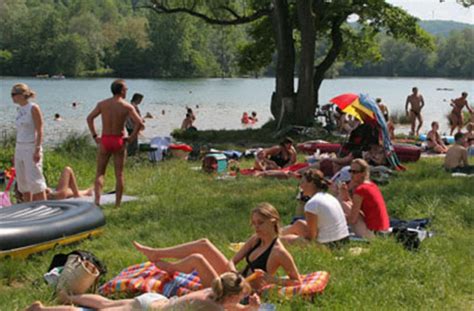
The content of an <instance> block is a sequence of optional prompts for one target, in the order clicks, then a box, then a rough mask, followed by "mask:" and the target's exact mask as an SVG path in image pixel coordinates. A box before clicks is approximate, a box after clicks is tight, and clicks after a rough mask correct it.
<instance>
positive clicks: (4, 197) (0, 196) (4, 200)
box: [0, 191, 12, 208]
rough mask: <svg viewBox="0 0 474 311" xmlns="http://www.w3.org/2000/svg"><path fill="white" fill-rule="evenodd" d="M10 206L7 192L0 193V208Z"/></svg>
mask: <svg viewBox="0 0 474 311" xmlns="http://www.w3.org/2000/svg"><path fill="white" fill-rule="evenodd" d="M10 205H12V202H11V201H10V197H9V196H8V192H6V191H5V192H0V208H2V207H7V206H10Z"/></svg>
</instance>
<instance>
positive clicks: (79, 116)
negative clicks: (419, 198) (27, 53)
mask: <svg viewBox="0 0 474 311" xmlns="http://www.w3.org/2000/svg"><path fill="white" fill-rule="evenodd" d="M112 81H113V79H111V78H98V79H69V78H67V79H63V80H53V79H37V78H23V77H0V83H1V84H0V112H1V113H0V131H1V133H3V135H4V133H5V132H6V131H10V130H12V129H13V128H14V119H15V115H16V108H15V105H14V104H13V102H12V100H11V97H10V91H11V87H12V86H13V85H14V84H15V83H18V82H23V83H26V84H28V85H29V86H30V87H31V88H32V89H33V90H34V91H35V92H36V93H37V98H36V102H38V103H39V105H40V107H41V109H42V111H43V114H44V119H45V126H44V128H45V140H46V142H47V143H49V144H51V143H52V142H54V141H58V139H61V138H63V137H65V135H66V134H67V133H68V132H70V131H84V130H86V129H87V125H86V116H87V114H88V113H89V112H90V111H91V110H92V109H93V107H94V106H95V104H96V103H97V102H98V101H99V100H101V99H104V98H106V97H110V95H111V93H110V84H111V82H112ZM126 81H127V84H128V88H129V91H128V100H130V98H131V96H132V94H133V93H134V92H139V93H142V94H144V96H145V98H144V101H143V103H142V105H141V106H140V107H141V111H142V114H144V113H146V112H150V113H151V114H152V115H153V116H154V119H147V120H146V124H145V125H146V129H145V131H144V135H145V137H146V138H150V137H153V136H165V135H169V133H170V132H171V131H172V130H173V129H174V128H179V127H180V126H181V121H182V120H183V118H184V117H185V114H186V109H185V108H186V106H189V107H191V108H193V110H194V111H195V114H196V122H195V126H196V127H197V128H198V129H241V128H243V126H242V124H241V123H240V118H241V116H242V113H243V112H244V111H248V112H251V111H256V112H257V114H258V117H259V120H260V121H259V122H258V123H257V124H256V125H254V126H260V125H261V124H263V123H264V122H266V121H267V120H268V119H269V118H270V117H271V113H270V97H271V94H272V92H273V89H274V85H275V80H274V79H273V78H261V79H246V78H235V79H188V80H158V79H126ZM413 86H417V87H418V88H419V90H420V93H421V94H422V95H423V96H424V99H425V103H426V106H425V108H424V110H423V116H424V118H425V122H424V126H423V130H424V131H428V130H429V128H430V123H431V122H432V121H433V120H438V121H440V125H441V131H442V132H444V131H446V130H447V128H448V123H447V119H446V114H448V113H449V111H450V106H449V101H450V99H452V98H456V97H458V96H460V94H461V92H463V91H466V92H468V93H469V94H470V95H469V97H468V100H469V101H470V103H471V105H472V103H473V101H472V96H474V81H473V80H453V79H440V78H339V79H328V80H325V81H324V82H323V84H322V87H321V90H320V98H319V99H320V103H321V104H324V103H327V102H328V100H329V99H331V98H332V97H334V96H337V95H340V94H342V93H349V92H355V93H368V94H369V95H370V96H372V97H374V98H375V97H381V98H382V99H383V101H384V102H385V103H386V104H387V106H388V108H389V110H390V111H391V112H395V111H400V112H401V111H404V106H405V100H406V97H407V95H409V94H410V93H411V89H412V87H413ZM437 89H443V90H437ZM444 89H448V90H444ZM451 89H452V90H451ZM73 102H77V103H78V106H77V107H76V108H72V103H73ZM163 110H164V112H165V114H164V115H162V111H163ZM55 113H59V114H60V115H61V116H62V117H63V119H64V120H63V121H53V117H54V114H55ZM99 123H100V121H96V124H97V127H98V128H99V127H100V125H99ZM402 131H406V128H404V129H403V130H402Z"/></svg>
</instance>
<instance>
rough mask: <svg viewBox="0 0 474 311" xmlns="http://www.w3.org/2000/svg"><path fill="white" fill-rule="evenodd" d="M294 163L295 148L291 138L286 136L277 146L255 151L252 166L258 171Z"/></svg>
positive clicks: (275, 168) (276, 168) (279, 167)
mask: <svg viewBox="0 0 474 311" xmlns="http://www.w3.org/2000/svg"><path fill="white" fill-rule="evenodd" d="M295 163H296V149H295V147H293V140H292V139H291V138H289V137H286V138H285V139H283V141H282V142H281V143H280V144H279V145H278V146H273V147H271V148H266V149H263V150H261V151H259V152H257V154H256V155H255V164H254V168H255V169H256V170H260V171H267V170H278V169H282V168H285V167H287V166H290V165H293V164H295Z"/></svg>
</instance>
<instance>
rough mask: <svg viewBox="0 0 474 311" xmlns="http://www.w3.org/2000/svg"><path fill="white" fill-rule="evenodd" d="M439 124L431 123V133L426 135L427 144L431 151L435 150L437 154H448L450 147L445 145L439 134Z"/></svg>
mask: <svg viewBox="0 0 474 311" xmlns="http://www.w3.org/2000/svg"><path fill="white" fill-rule="evenodd" d="M438 129H439V123H438V122H436V121H433V122H432V123H431V131H429V132H428V135H426V144H427V146H428V148H429V149H431V150H433V151H434V152H436V153H446V152H447V151H448V147H446V145H445V144H444V142H443V140H442V139H441V136H440V135H439V133H438Z"/></svg>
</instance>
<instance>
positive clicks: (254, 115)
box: [249, 111, 258, 123]
mask: <svg viewBox="0 0 474 311" xmlns="http://www.w3.org/2000/svg"><path fill="white" fill-rule="evenodd" d="M249 119H250V121H251V122H253V123H255V122H257V121H258V118H257V112H256V111H252V113H251V115H250V117H249Z"/></svg>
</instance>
